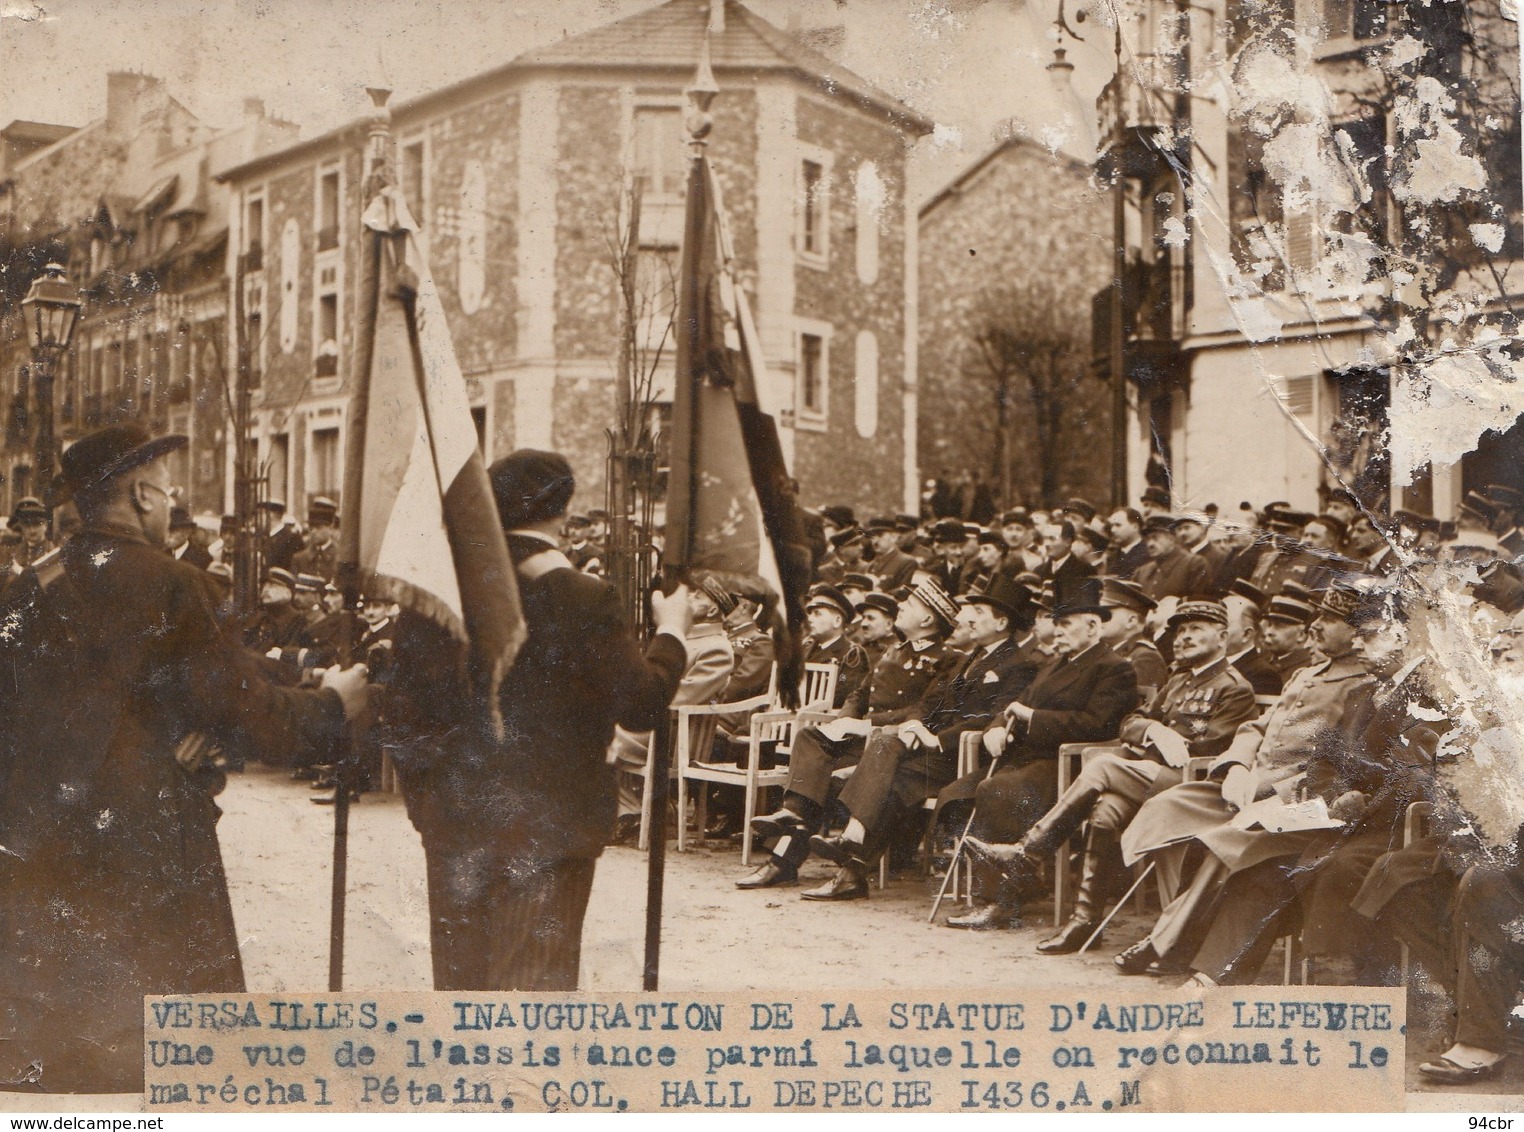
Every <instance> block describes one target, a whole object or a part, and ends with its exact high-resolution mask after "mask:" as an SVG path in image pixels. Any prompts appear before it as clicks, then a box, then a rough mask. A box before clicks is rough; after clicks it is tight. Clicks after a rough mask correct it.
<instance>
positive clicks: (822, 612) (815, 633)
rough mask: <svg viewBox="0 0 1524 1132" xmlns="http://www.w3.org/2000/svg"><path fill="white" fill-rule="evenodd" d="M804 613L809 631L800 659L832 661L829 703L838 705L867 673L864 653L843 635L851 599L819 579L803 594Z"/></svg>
mask: <svg viewBox="0 0 1524 1132" xmlns="http://www.w3.org/2000/svg"><path fill="white" fill-rule="evenodd" d="M804 616H805V620H806V622H807V624H808V626H809V631H810V637H809V640H807V641H805V642H804V662H805V663H806V664H833V663H834V664H835V665H836V694H835V696H833V697H832V699H831V704H830V706H831V707H832V708H840V707H841V706H842V705H843V704H845V703H846V702H847V697H848V696H850V695H851V694H852V693H853V692H855V691H856V690H857V687H858V685H860V684H861V683H862V682H863V680H865V679H866V678H867V676H868V657H867V654H866V653H864V652H863V650H862V648H861V647H860V646H859V645H856V644H854V643H853V642H852V639H851V638H850V637H848V636H847V626H848V625H850V624H852V618H853V617H854V616H855V613H854V611H853V609H852V603H851V602H850V601H848V600H847V599H846V596H845V595H844V594H843V593H842V592H841V591H840V590H838V589H837V588H836V587H835V586H828V585H825V584H824V583H822V584H820V585H817V586H814V587H812V588H811V590H810V592H809V596H808V597H806V598H805V602H804ZM804 706H805V707H809V706H811V705H809V704H806V705H804ZM814 706H816V707H819V706H822V705H819V704H817V705H814Z"/></svg>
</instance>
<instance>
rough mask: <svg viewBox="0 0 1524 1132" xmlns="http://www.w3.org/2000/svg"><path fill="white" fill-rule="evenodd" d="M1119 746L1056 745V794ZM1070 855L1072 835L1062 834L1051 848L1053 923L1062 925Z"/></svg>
mask: <svg viewBox="0 0 1524 1132" xmlns="http://www.w3.org/2000/svg"><path fill="white" fill-rule="evenodd" d="M1121 750H1123V747H1122V744H1121V743H1065V744H1063V745H1062V746H1061V747H1059V748H1058V794H1057V797H1059V798H1062V797H1063V796H1064V791H1065V790H1067V789H1069V786H1070V785H1071V784H1072V783H1073V782H1074V780H1075V779H1076V778H1078V777H1079V772H1080V771H1081V770H1082V769H1083V768H1084V765H1085V764H1086V763H1087V762H1089V761H1090V760H1091V759H1095V758H1099V757H1100V756H1102V755H1104V754H1111V753H1116V752H1119V751H1121ZM1073 855H1074V838H1073V837H1072V836H1071V837H1066V838H1064V840H1063V843H1062V844H1060V845H1059V846H1058V847H1057V848H1055V849H1054V850H1053V926H1054V927H1062V926H1063V924H1064V920H1065V919H1066V918H1067V917H1068V914H1069V907H1068V906H1069V901H1070V900H1072V899H1073V895H1072V894H1071V893H1070V891H1069V889H1070V881H1071V877H1070V870H1069V859H1070V858H1071V857H1072V856H1073Z"/></svg>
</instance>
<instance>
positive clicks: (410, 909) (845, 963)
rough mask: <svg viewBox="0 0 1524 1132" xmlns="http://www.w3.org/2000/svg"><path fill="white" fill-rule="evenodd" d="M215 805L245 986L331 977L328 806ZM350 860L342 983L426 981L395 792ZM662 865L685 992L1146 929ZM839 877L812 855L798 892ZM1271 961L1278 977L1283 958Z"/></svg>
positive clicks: (1107, 965)
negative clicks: (990, 918)
mask: <svg viewBox="0 0 1524 1132" xmlns="http://www.w3.org/2000/svg"><path fill="white" fill-rule="evenodd" d="M221 801H222V804H223V808H224V810H225V811H226V813H225V816H224V817H223V821H222V827H221V833H222V838H223V847H224V849H223V851H224V856H225V858H226V863H227V870H228V877H229V882H230V885H231V888H232V893H233V902H234V909H235V913H236V915H237V920H238V924H239V930H240V936H241V940H242V945H243V955H244V965H245V970H246V974H247V977H248V982H249V986H250V988H251V989H254V990H264V991H274V990H292V991H296V990H303V991H310V990H312V989H314V988H319V987H323V986H325V985H326V981H327V971H328V958H327V955H328V948H327V940H328V909H329V891H330V886H331V879H330V878H331V876H332V873H331V867H332V859H331V852H332V820H333V817H332V810H331V809H328V808H325V807H319V806H314V805H312V804H310V802H309V801H308V791H307V788H306V787H305V786H304V785H301V784H298V783H293V782H291V781H289V780H288V779H287V778H286V777H285V776H284V775H283V774H278V773H276V772H273V771H269V770H266V769H263V768H261V767H257V766H252V767H250V769H249V771H248V772H247V773H246V774H243V775H235V776H233V777H232V779H231V781H230V783H229V786H228V790H227V792H226V793H225V794H224V795H223V797H222V799H221ZM349 861H350V864H349V870H350V875H349V894H350V895H349V903H348V908H349V928H348V932H347V935H346V963H345V985H346V986H347V987H352V988H354V989H356V990H361V989H367V988H393V989H415V988H416V989H421V990H423V989H428V987H429V962H428V927H427V899H426V896H425V891H424V880H423V853H422V850H421V848H420V847H419V843H418V838H417V835H416V834H415V833H414V831H413V829H412V827H411V826H410V825H409V824H408V821H407V816H406V814H405V813H404V812H403V807H402V802H401V799H400V798H397V797H392V796H385V795H375V794H371V795H366V796H365V797H364V798H363V799H362V800H361V801H360V802H358V803H357V804H356V805H355V806H354V807H353V809H352V810H351V826H350V856H349ZM667 862H668V867H667V884H666V898H665V900H666V915H665V918H664V919H665V933H664V948H663V957H662V980H661V982H662V986H663V987H664V988H670V989H674V990H676V989H703V990H716V991H720V990H752V989H768V988H777V987H788V988H790V989H791V990H794V991H799V990H808V989H813V988H821V989H832V988H837V989H839V988H843V987H861V988H874V987H895V986H900V987H930V986H935V987H947V988H955V987H990V986H996V985H998V986H1007V987H1020V986H1104V985H1108V984H1112V983H1114V982H1116V981H1117V980H1118V976H1117V975H1115V974H1114V973H1113V971H1112V969H1111V956H1112V955H1113V954H1114V953H1115V952H1116V951H1117V950H1118V949H1119V948H1120V947H1121V946H1123V945H1125V944H1126V943H1129V942H1131V941H1132V940H1134V939H1136V938H1138V937H1139V936H1140V935H1141V934H1142V931H1143V928H1144V926H1145V925H1144V922H1143V920H1142V919H1141V918H1139V917H1138V916H1136V915H1135V914H1131V913H1129V914H1127V915H1124V916H1122V917H1119V918H1118V930H1116V931H1114V932H1113V933H1111V935H1110V937H1109V939H1108V942H1107V943H1106V944H1105V945H1103V946H1102V947H1100V948H1099V949H1097V953H1095V954H1087V955H1083V956H1064V957H1057V958H1049V957H1044V956H1039V955H1037V954H1036V953H1035V952H1034V951H1033V949H1032V947H1033V944H1034V943H1035V942H1036V941H1037V940H1038V939H1039V938H1041V937H1042V935H1044V934H1046V932H1047V931H1048V930H1050V924H1051V909H1050V908H1049V909H1034V912H1035V913H1036V914H1037V916H1038V919H1037V922H1036V923H1035V924H1033V925H1031V926H1026V927H1023V928H1020V929H1017V930H1014V931H1009V932H979V933H969V932H956V931H951V930H949V929H947V928H945V927H942V926H940V925H938V924H928V923H927V922H926V914H927V911H928V910H929V909H930V906H931V903H930V902H931V896H932V894H933V893H934V892H935V883H934V882H933V881H932V880H930V879H928V878H925V877H923V876H921V875H919V874H905V875H903V876H900V877H898V878H893V879H891V880H890V883H889V887H888V888H887V889H885V890H883V891H878V890H877V889H875V891H874V892H873V894H872V896H871V898H870V899H868V900H864V901H857V902H852V903H846V904H827V905H821V904H812V903H809V902H806V901H802V900H800V899H799V891H800V890H799V889H798V888H782V889H770V890H766V891H761V892H742V891H739V890H738V889H736V888H735V886H734V884H733V883H732V882H733V881H734V880H735V879H736V878H737V877H739V876H742V875H744V873H745V872H746V871H747V870H744V869H742V868H741V865H740V852H739V849H738V848H737V847H731V846H721V845H720V844H719V843H714V844H712V845H708V846H700V847H698V848H690V851H689V852H686V853H681V854H680V853H677V852H676V851H675V846H671V845H669V851H668V854H667ZM828 874H829V868H828V866H824V865H821V864H819V863H814V862H812V863H811V865H809V866H807V868H806V872H805V875H804V878H803V884H802V885H801V887H808V886H810V885H811V884H812V883H814V882H815V881H817V880H823V879H824V878H825V877H826V876H827V875H828ZM645 884H646V855H645V854H644V853H639V852H636V851H635V850H632V849H623V848H614V849H610V850H609V851H608V852H607V853H606V854H605V855H604V857H603V859H602V861H601V862H600V864H599V867H598V877H597V881H596V883H595V885H594V888H593V898H592V905H591V909H590V911H589V916H588V924H587V929H586V932H585V943H584V951H583V985H584V986H586V987H587V988H589V989H601V990H634V989H637V988H639V986H640V971H641V961H642V951H643V939H644V934H643V933H644V915H645ZM1267 967H1269V968H1274V969H1275V971H1276V972H1278V971H1279V969H1280V968H1279V962H1278V957H1276V958H1272V961H1271V962H1270V963H1269V964H1268V965H1267ZM1448 1010H1449V1004H1448V1003H1447V1002H1444V1001H1443V1000H1441V999H1437V998H1436V997H1435V996H1433V995H1424V994H1418V995H1415V998H1414V1002H1413V1018H1412V1021H1413V1023H1414V1027H1413V1030H1414V1033H1413V1036H1412V1038H1411V1040H1410V1042H1409V1056H1408V1087H1409V1088H1410V1089H1414V1090H1419V1089H1422V1087H1423V1085H1422V1081H1421V1080H1420V1079H1419V1078H1418V1077H1417V1073H1416V1066H1417V1064H1418V1062H1419V1061H1421V1060H1423V1059H1424V1058H1426V1057H1429V1056H1432V1055H1433V1054H1435V1053H1437V1052H1438V1051H1439V1049H1438V1047H1436V1045H1435V1039H1434V1038H1431V1037H1427V1036H1425V1035H1423V1034H1420V1033H1419V1032H1418V1030H1419V1028H1420V1027H1421V1026H1425V1025H1426V1026H1428V1027H1430V1028H1431V1029H1443V1022H1444V1018H1445V1015H1446V1012H1447V1011H1448ZM1511 1061H1512V1064H1513V1066H1515V1067H1516V1068H1515V1071H1514V1072H1511V1073H1510V1074H1509V1075H1508V1076H1507V1077H1506V1078H1505V1079H1503V1080H1502V1081H1500V1082H1489V1083H1487V1084H1485V1085H1480V1086H1475V1087H1473V1088H1471V1089H1468V1090H1465V1091H1466V1092H1470V1093H1477V1094H1514V1095H1520V1094H1524V1057H1519V1056H1515V1057H1514V1058H1513V1059H1511ZM1445 1092H1446V1093H1450V1092H1453V1091H1450V1090H1446V1091H1445ZM1439 1099H1440V1098H1439V1097H1437V1096H1436V1097H1433V1098H1430V1100H1431V1101H1438V1100H1439ZM1415 1103H1416V1104H1419V1105H1424V1104H1426V1102H1425V1101H1424V1100H1421V1099H1418V1098H1415Z"/></svg>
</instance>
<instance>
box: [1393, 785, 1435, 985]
mask: <svg viewBox="0 0 1524 1132" xmlns="http://www.w3.org/2000/svg"><path fill="white" fill-rule="evenodd" d="M1433 820H1434V803H1433V802H1409V803H1408V812H1407V816H1406V817H1405V818H1404V819H1403V822H1402V847H1403V848H1404V849H1406V848H1407V847H1408V846H1409V845H1411V844H1413V842H1415V841H1417V840H1419V839H1420V838H1423V837H1427V836H1428V835H1429V823H1430V822H1431V821H1433ZM1412 961H1413V956H1412V954H1411V953H1410V952H1409V950H1408V945H1407V944H1406V943H1403V944H1402V968H1401V970H1402V985H1403V986H1407V985H1408V978H1409V974H1408V972H1409V970H1410V968H1411V967H1412Z"/></svg>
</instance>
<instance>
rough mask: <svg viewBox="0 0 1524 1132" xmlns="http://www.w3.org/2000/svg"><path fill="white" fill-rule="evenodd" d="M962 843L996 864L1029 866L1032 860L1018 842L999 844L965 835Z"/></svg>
mask: <svg viewBox="0 0 1524 1132" xmlns="http://www.w3.org/2000/svg"><path fill="white" fill-rule="evenodd" d="M964 844H965V845H967V846H968V847H969V848H970V849H972V850H973V851H974V852H975V853H977V854H978V855H979V856H981V857H983V858H984V859H985V860H987V861H994V862H995V863H996V864H1000V865H1005V866H1007V868H1009V867H1011V866H1013V865H1014V866H1029V865H1032V864H1033V863H1034V862H1033V861H1032V860H1031V858H1030V857H1028V856H1027V851H1026V850H1025V849H1024V848H1022V846H1021V845H1020V844H1016V845H1001V844H999V843H996V842H991V841H981V840H980V839H979V838H977V837H967V838H965V839H964Z"/></svg>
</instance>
